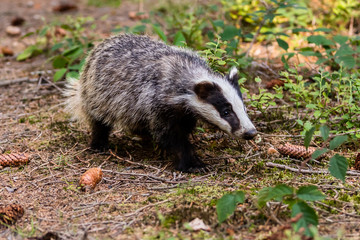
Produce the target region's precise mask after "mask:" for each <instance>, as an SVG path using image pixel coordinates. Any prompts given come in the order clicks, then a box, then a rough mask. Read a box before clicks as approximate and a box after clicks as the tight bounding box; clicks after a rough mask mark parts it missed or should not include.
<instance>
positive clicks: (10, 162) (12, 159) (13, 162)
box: [0, 153, 29, 167]
mask: <svg viewBox="0 0 360 240" xmlns="http://www.w3.org/2000/svg"><path fill="white" fill-rule="evenodd" d="M28 162H29V155H28V154H26V153H10V154H0V166H3V167H15V166H20V165H24V164H27V163H28Z"/></svg>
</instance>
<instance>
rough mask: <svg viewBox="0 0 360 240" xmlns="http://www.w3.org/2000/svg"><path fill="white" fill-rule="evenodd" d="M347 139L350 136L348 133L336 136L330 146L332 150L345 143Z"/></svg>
mask: <svg viewBox="0 0 360 240" xmlns="http://www.w3.org/2000/svg"><path fill="white" fill-rule="evenodd" d="M347 139H348V136H347V135H344V136H336V137H335V138H334V139H333V140H331V142H330V146H329V148H330V149H331V150H334V149H335V148H337V147H338V146H340V145H341V144H343V143H344V142H346V141H347Z"/></svg>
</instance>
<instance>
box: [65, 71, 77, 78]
mask: <svg viewBox="0 0 360 240" xmlns="http://www.w3.org/2000/svg"><path fill="white" fill-rule="evenodd" d="M79 76H80V74H79V72H75V71H71V72H68V73H67V74H66V79H69V78H75V79H79Z"/></svg>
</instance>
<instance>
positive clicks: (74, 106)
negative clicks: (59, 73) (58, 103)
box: [63, 78, 87, 122]
mask: <svg viewBox="0 0 360 240" xmlns="http://www.w3.org/2000/svg"><path fill="white" fill-rule="evenodd" d="M67 81H68V83H67V84H66V85H65V90H64V91H63V95H64V96H65V97H66V100H65V102H64V105H65V111H66V112H68V113H69V114H71V116H72V119H74V120H78V121H80V122H84V121H87V117H86V114H85V112H84V110H83V107H82V101H81V90H80V81H79V80H78V79H76V78H68V79H67Z"/></svg>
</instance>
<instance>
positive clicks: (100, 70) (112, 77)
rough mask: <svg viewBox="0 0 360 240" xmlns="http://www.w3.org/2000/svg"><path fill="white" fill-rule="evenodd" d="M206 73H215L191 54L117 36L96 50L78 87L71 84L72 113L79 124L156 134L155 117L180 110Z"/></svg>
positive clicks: (144, 38) (142, 39)
mask: <svg viewBox="0 0 360 240" xmlns="http://www.w3.org/2000/svg"><path fill="white" fill-rule="evenodd" d="M204 73H205V74H208V73H211V70H210V69H209V68H208V66H207V64H206V62H205V61H204V60H203V59H201V58H200V57H198V55H197V54H195V53H194V52H192V51H189V50H185V49H180V48H177V47H170V46H168V45H166V44H164V43H163V42H159V41H155V40H151V39H150V38H149V37H147V36H138V35H126V34H124V35H119V36H115V37H112V38H109V39H107V40H105V41H104V42H102V43H100V44H99V45H98V46H97V47H95V48H94V49H93V51H92V52H91V53H90V54H89V56H88V57H87V60H86V63H85V65H84V68H83V71H82V73H81V76H80V79H79V81H70V83H69V86H68V90H67V95H68V96H71V97H70V98H69V99H68V100H67V108H68V109H69V110H70V112H71V113H72V114H73V115H74V116H75V118H77V119H79V120H86V121H91V120H97V121H102V122H104V123H108V124H109V125H114V124H118V125H120V126H121V127H122V128H125V129H126V128H127V129H129V130H134V129H137V128H139V127H141V128H152V126H151V125H155V124H156V119H157V116H156V115H158V114H160V111H162V112H164V111H166V108H167V107H169V106H173V105H174V104H175V105H176V104H179V105H181V104H182V103H183V102H184V101H185V100H184V99H186V98H187V96H188V95H191V94H192V93H191V91H190V90H191V89H193V85H194V79H195V78H196V76H195V75H199V74H200V75H201V74H204Z"/></svg>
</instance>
